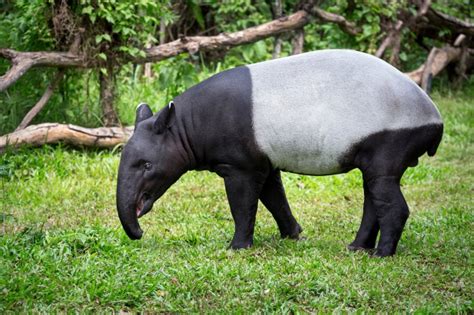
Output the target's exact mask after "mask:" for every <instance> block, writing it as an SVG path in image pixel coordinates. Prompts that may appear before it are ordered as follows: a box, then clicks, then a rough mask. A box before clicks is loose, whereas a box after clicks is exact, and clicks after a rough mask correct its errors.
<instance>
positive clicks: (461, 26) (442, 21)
mask: <svg viewBox="0 0 474 315" xmlns="http://www.w3.org/2000/svg"><path fill="white" fill-rule="evenodd" d="M426 17H427V18H428V20H429V21H430V23H431V24H434V25H437V26H439V27H442V28H447V29H449V30H451V31H452V32H453V33H455V34H459V33H463V34H466V35H470V36H474V24H472V23H469V22H465V21H462V20H460V19H457V18H455V17H454V16H450V15H447V14H445V13H442V12H439V11H436V10H435V9H433V8H429V9H428V11H427V12H426Z"/></svg>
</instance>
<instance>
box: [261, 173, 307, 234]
mask: <svg viewBox="0 0 474 315" xmlns="http://www.w3.org/2000/svg"><path fill="white" fill-rule="evenodd" d="M260 200H261V201H262V203H263V205H264V206H265V207H266V208H267V209H268V210H269V211H270V213H271V214H272V215H273V218H274V219H275V221H276V222H277V224H278V228H279V229H280V235H281V237H282V238H287V237H288V238H292V239H298V238H299V234H300V233H301V232H302V231H303V229H301V226H300V225H299V224H298V222H296V219H295V217H294V216H293V214H292V213H291V209H290V205H289V204H288V200H287V199H286V195H285V188H284V187H283V183H282V182H281V175H280V170H278V169H277V170H272V171H271V172H270V174H269V175H268V177H267V179H266V181H265V184H264V185H263V188H262V191H261V192H260Z"/></svg>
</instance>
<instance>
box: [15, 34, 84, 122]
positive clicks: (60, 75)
mask: <svg viewBox="0 0 474 315" xmlns="http://www.w3.org/2000/svg"><path fill="white" fill-rule="evenodd" d="M83 31H84V30H83V29H80V31H79V32H78V33H77V34H76V35H75V38H74V41H73V43H72V44H71V47H70V48H69V53H72V54H76V53H77V52H78V50H79V45H80V43H81V35H82V33H83ZM64 73H65V70H64V69H60V70H58V72H57V73H56V76H55V77H54V79H53V81H51V83H50V84H49V85H48V87H47V88H46V91H45V92H44V94H43V96H41V98H40V100H39V101H38V103H36V104H35V106H33V107H32V108H31V109H30V110H29V111H28V113H27V114H26V115H25V117H23V120H22V121H21V123H20V124H19V125H18V127H16V129H15V131H18V130H20V129H24V128H25V127H26V126H28V125H29V124H30V122H31V121H32V120H33V118H35V117H36V115H38V113H39V112H40V111H41V110H42V109H43V107H44V106H45V105H46V103H48V101H49V99H50V98H51V96H52V95H53V92H54V90H55V89H56V87H57V85H58V84H59V82H60V81H61V80H62V78H63V76H64Z"/></svg>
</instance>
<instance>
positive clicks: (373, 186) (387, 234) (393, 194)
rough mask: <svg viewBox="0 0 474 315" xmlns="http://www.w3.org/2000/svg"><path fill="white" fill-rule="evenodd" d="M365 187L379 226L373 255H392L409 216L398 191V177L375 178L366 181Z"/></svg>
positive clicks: (405, 204)
mask: <svg viewBox="0 0 474 315" xmlns="http://www.w3.org/2000/svg"><path fill="white" fill-rule="evenodd" d="M367 186H368V190H369V194H370V199H371V200H372V203H373V204H374V207H375V209H376V211H375V213H376V216H377V220H378V222H379V225H380V239H379V242H378V244H377V251H376V252H375V255H376V256H380V257H385V256H391V255H394V254H395V251H396V249H397V244H398V241H399V240H400V237H401V235H402V231H403V228H404V226H405V223H406V221H407V219H408V216H409V210H408V205H407V203H406V201H405V198H404V197H403V195H402V192H401V190H400V177H399V176H380V177H376V178H373V179H371V180H369V181H367Z"/></svg>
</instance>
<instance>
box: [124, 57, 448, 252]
mask: <svg viewBox="0 0 474 315" xmlns="http://www.w3.org/2000/svg"><path fill="white" fill-rule="evenodd" d="M442 134H443V122H442V119H441V117H440V113H439V111H438V109H437V108H436V106H435V105H434V103H433V102H432V101H431V99H430V98H429V97H428V95H427V94H426V93H425V92H424V91H423V90H422V89H420V88H419V87H418V86H417V85H416V84H415V82H413V81H412V80H410V79H409V78H408V77H407V76H406V75H404V74H403V73H401V72H400V71H398V70H397V69H395V68H394V67H392V66H391V65H390V64H388V63H386V62H384V61H383V60H381V59H378V58H376V57H374V56H371V55H368V54H365V53H361V52H356V51H352V50H322V51H316V52H309V53H304V54H299V55H295V56H291V57H286V58H280V59H275V60H271V61H265V62H260V63H256V64H251V65H247V66H241V67H237V68H234V69H231V70H227V71H224V72H221V73H218V74H216V75H214V76H212V77H210V78H209V79H207V80H205V81H203V82H201V83H199V84H197V85H195V86H193V87H191V88H190V89H188V90H187V91H185V92H184V93H182V94H181V95H179V96H177V97H175V98H174V99H173V100H172V101H171V102H170V103H169V104H168V106H165V107H164V108H162V109H161V110H160V111H159V112H157V113H156V114H154V115H153V113H152V111H151V109H150V107H149V106H148V105H146V104H141V105H140V106H139V107H138V108H137V110H136V121H135V130H134V133H133V136H132V137H131V138H130V140H129V141H128V143H127V144H126V145H125V147H124V148H123V151H122V155H121V160H120V166H119V173H118V183H117V209H118V215H119V218H120V221H121V223H122V225H123V228H124V230H125V232H126V233H127V235H128V236H129V237H130V238H131V239H140V238H141V237H142V233H143V232H142V230H141V228H140V225H139V223H138V218H140V217H141V216H143V215H144V214H146V213H147V212H149V211H150V210H151V208H152V206H153V204H154V202H155V201H156V200H157V199H158V198H160V197H161V196H162V195H163V193H165V192H166V190H167V189H168V188H169V187H170V186H171V185H172V184H173V183H175V182H176V181H177V180H178V179H179V178H180V177H181V175H183V174H184V173H186V172H187V171H190V170H208V171H211V172H214V173H216V174H218V175H219V176H220V177H222V178H223V179H224V184H225V190H226V194H227V198H228V202H229V205H230V210H231V213H232V217H233V219H234V223H235V233H234V236H233V239H232V241H231V243H230V247H231V248H232V249H241V248H247V247H250V246H252V244H253V234H254V225H255V217H256V211H257V205H258V201H259V200H260V201H261V202H262V203H263V205H264V206H265V207H266V208H267V209H268V210H269V211H270V212H271V214H272V215H273V217H274V219H275V221H276V223H277V225H278V228H279V231H280V234H281V236H282V237H283V238H292V239H298V237H299V234H300V233H301V232H302V228H301V227H300V225H299V224H298V222H297V221H296V219H295V217H294V216H293V214H292V212H291V210H290V206H289V204H288V200H287V197H286V195H285V190H284V188H283V185H282V180H281V175H280V173H281V171H285V172H292V173H298V174H305V175H331V174H339V173H345V172H348V171H350V170H352V169H355V168H358V169H360V170H361V172H362V178H363V189H364V205H363V215H362V222H361V225H360V228H359V230H358V232H357V235H356V237H355V240H354V241H353V242H352V243H351V244H350V245H348V249H350V250H368V251H370V252H371V253H373V254H374V255H376V256H380V257H384V256H390V255H393V254H394V253H395V251H396V248H397V245H398V242H399V240H400V237H401V234H402V230H403V228H404V225H405V223H406V221H407V219H408V215H409V209H408V206H407V203H406V201H405V198H404V197H403V194H402V192H401V190H400V179H401V177H402V175H403V173H404V172H405V170H406V169H407V168H408V167H412V166H416V165H417V163H418V158H419V157H420V156H422V155H423V154H424V153H427V154H428V155H429V156H433V155H434V154H435V152H436V150H437V147H438V145H439V143H440V141H441V138H442ZM379 232H380V233H379ZM379 234H380V236H379V238H378V242H377V237H378V235H379ZM376 242H377V244H376ZM376 245H377V246H376Z"/></svg>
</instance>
